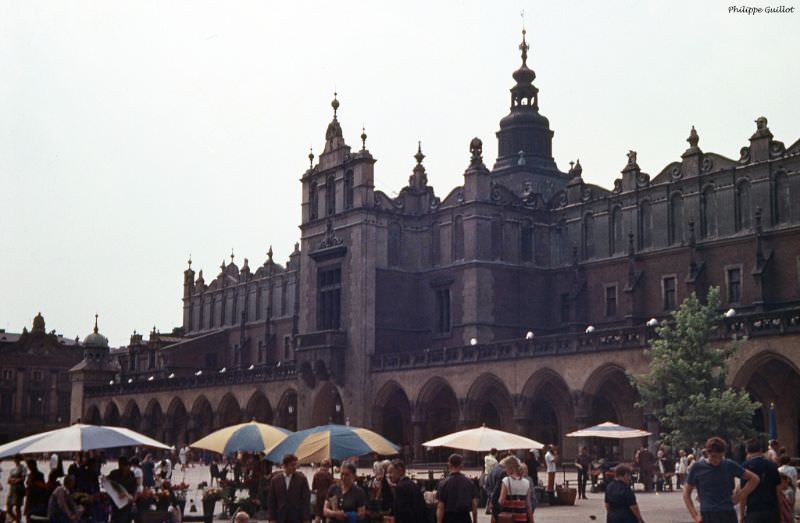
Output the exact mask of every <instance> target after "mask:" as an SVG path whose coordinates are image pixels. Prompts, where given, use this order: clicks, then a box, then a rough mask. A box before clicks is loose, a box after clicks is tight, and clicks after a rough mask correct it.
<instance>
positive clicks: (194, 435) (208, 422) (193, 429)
mask: <svg viewBox="0 0 800 523" xmlns="http://www.w3.org/2000/svg"><path fill="white" fill-rule="evenodd" d="M212 430H214V411H213V410H212V408H211V403H209V401H208V399H207V398H206V397H205V396H200V397H199V398H197V399H196V400H195V401H194V405H192V415H191V418H189V423H188V433H189V439H190V440H191V441H195V440H198V439H200V438H202V437H203V436H205V435H206V434H209V433H211V431H212Z"/></svg>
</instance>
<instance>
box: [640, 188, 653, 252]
mask: <svg viewBox="0 0 800 523" xmlns="http://www.w3.org/2000/svg"><path fill="white" fill-rule="evenodd" d="M639 246H640V247H641V248H643V249H646V248H648V247H652V246H653V207H652V205H650V200H645V201H643V202H642V203H640V204H639Z"/></svg>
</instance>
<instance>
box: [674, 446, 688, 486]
mask: <svg viewBox="0 0 800 523" xmlns="http://www.w3.org/2000/svg"><path fill="white" fill-rule="evenodd" d="M688 473H689V458H688V457H687V456H686V451H685V450H683V449H681V450H679V451H678V460H677V461H676V463H675V478H676V479H675V484H676V488H677V489H679V490H680V489H682V488H683V482H684V481H686V474H688Z"/></svg>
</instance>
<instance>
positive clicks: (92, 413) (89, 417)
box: [83, 405, 103, 425]
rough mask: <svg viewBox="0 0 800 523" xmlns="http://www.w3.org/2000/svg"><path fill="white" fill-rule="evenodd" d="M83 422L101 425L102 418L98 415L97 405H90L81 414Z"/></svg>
mask: <svg viewBox="0 0 800 523" xmlns="http://www.w3.org/2000/svg"><path fill="white" fill-rule="evenodd" d="M83 422H84V423H87V424H89V425H102V424H103V418H102V417H101V416H100V409H99V408H98V407H97V405H90V406H89V407H88V408H87V409H86V412H85V414H84V416H83Z"/></svg>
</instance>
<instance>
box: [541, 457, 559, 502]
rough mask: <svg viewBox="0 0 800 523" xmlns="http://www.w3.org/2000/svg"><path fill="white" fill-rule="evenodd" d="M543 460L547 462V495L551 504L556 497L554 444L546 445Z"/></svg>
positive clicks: (556, 460) (556, 463)
mask: <svg viewBox="0 0 800 523" xmlns="http://www.w3.org/2000/svg"><path fill="white" fill-rule="evenodd" d="M544 462H545V463H546V464H547V495H548V496H549V500H550V503H551V504H552V503H553V502H554V501H555V497H556V493H555V491H556V466H557V465H558V449H557V448H556V446H555V445H548V446H547V454H545V455H544Z"/></svg>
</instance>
